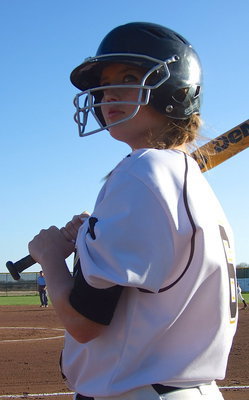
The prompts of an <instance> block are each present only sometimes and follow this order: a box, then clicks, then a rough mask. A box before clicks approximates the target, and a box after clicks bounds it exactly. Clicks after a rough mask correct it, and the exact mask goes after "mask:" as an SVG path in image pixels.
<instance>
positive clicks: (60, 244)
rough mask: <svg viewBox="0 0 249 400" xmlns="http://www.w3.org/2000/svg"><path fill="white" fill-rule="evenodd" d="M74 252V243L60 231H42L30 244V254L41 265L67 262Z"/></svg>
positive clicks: (54, 228)
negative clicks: (57, 261)
mask: <svg viewBox="0 0 249 400" xmlns="http://www.w3.org/2000/svg"><path fill="white" fill-rule="evenodd" d="M73 251H74V243H73V242H72V241H70V240H68V239H66V238H65V235H63V234H62V232H61V231H60V229H58V228H57V227H56V226H51V227H50V228H48V229H42V230H41V231H40V233H39V234H38V235H36V236H35V237H34V239H33V240H32V241H31V242H30V243H29V253H30V255H31V257H33V259H34V260H35V261H36V262H38V263H39V264H41V265H46V264H51V263H53V262H55V261H56V260H65V259H66V258H67V257H69V256H70V254H71V253H72V252H73Z"/></svg>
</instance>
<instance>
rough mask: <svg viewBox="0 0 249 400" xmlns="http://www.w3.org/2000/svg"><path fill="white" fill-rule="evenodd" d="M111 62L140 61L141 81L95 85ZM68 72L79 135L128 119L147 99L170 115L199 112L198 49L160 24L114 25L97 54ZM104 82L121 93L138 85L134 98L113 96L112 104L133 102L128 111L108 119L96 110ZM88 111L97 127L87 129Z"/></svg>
mask: <svg viewBox="0 0 249 400" xmlns="http://www.w3.org/2000/svg"><path fill="white" fill-rule="evenodd" d="M112 63H116V64H128V65H133V66H136V67H140V68H141V71H144V76H143V78H142V80H141V82H140V84H139V85H126V84H123V85H109V86H108V87H103V86H100V76H101V73H102V71H103V69H104V68H105V67H106V66H108V65H110V64H112ZM70 78H71V82H72V83H73V84H74V85H75V86H76V87H77V88H78V89H80V90H81V92H80V93H78V94H77V95H76V97H75V99H74V105H75V107H76V113H75V115H74V119H75V121H76V123H77V124H78V129H79V134H80V136H87V135H91V134H93V133H96V132H99V131H102V130H104V129H109V128H110V127H111V126H114V125H117V124H120V123H122V122H124V121H127V120H129V119H131V118H133V117H134V116H135V115H136V114H137V113H138V111H139V109H140V107H141V106H143V105H148V104H149V105H151V106H152V107H153V108H154V109H156V110H157V111H159V112H160V113H162V114H164V115H166V116H168V117H169V118H173V119H188V118H189V117H190V116H191V115H192V114H196V113H199V109H200V97H201V96H200V94H201V85H202V77H201V66H200V61H199V58H198V55H197V54H196V52H195V51H194V50H193V48H192V46H191V45H190V44H189V43H188V42H187V41H186V39H184V38H183V37H182V36H180V35H178V34H177V33H175V32H174V31H172V30H170V29H168V28H165V27H163V26H160V25H156V24H151V23H146V22H134V23H129V24H126V25H121V26H119V27H117V28H115V29H113V30H112V31H111V32H110V33H109V34H107V35H106V37H105V38H104V39H103V41H102V42H101V44H100V46H99V48H98V50H97V53H96V56H95V57H89V58H87V59H86V60H85V61H84V62H83V63H82V64H81V65H79V66H78V67H76V68H75V69H74V70H73V71H72V73H71V76H70ZM107 88H108V89H112V88H114V89H119V90H120V94H121V93H122V91H124V90H125V89H126V90H127V89H132V88H133V89H137V90H138V97H137V99H136V101H132V102H129V101H120V102H119V101H115V104H116V105H117V104H129V105H134V108H133V111H132V112H131V114H130V115H129V116H128V117H126V118H124V119H121V120H119V121H117V122H114V123H112V124H109V125H106V123H105V121H104V118H103V115H102V112H101V105H103V104H104V103H103V102H102V97H103V91H104V90H105V89H107ZM108 104H109V105H110V104H112V103H110V102H108ZM90 116H91V117H92V119H93V120H94V121H95V122H97V123H98V125H99V127H98V128H97V129H91V128H90V131H89V130H88V131H86V126H87V124H88V125H89V122H90V120H89V117H90ZM90 125H91V124H90Z"/></svg>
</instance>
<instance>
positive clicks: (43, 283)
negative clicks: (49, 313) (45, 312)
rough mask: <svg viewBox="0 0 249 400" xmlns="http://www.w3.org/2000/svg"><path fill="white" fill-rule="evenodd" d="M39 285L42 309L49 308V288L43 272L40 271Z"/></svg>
mask: <svg viewBox="0 0 249 400" xmlns="http://www.w3.org/2000/svg"><path fill="white" fill-rule="evenodd" d="M37 285H38V292H39V296H40V300H41V305H40V307H48V297H47V287H46V281H45V278H44V273H43V271H40V275H39V276H38V278H37Z"/></svg>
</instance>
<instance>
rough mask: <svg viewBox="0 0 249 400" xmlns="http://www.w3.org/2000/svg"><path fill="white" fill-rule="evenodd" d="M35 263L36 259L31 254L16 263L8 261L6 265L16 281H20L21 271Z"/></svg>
mask: <svg viewBox="0 0 249 400" xmlns="http://www.w3.org/2000/svg"><path fill="white" fill-rule="evenodd" d="M35 263H36V261H35V260H34V259H33V258H32V257H31V256H30V255H28V256H26V257H23V258H22V259H21V260H19V261H16V262H15V263H13V262H12V261H7V262H6V267H7V269H8V270H9V272H10V274H11V276H12V278H13V279H14V280H15V281H18V280H19V279H20V273H21V272H22V271H24V270H25V269H27V268H29V267H31V265H33V264H35Z"/></svg>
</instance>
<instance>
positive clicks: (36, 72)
mask: <svg viewBox="0 0 249 400" xmlns="http://www.w3.org/2000/svg"><path fill="white" fill-rule="evenodd" d="M248 15H249V2H248V0H238V1H237V2H234V1H231V0H220V1H219V0H209V1H204V0H190V1H188V2H186V1H183V0H178V1H177V2H172V1H168V0H158V1H157V2H153V1H148V0H143V1H137V2H135V1H134V0H127V1H123V2H120V1H111V0H106V1H98V0H95V1H94V2H91V1H90V2H89V1H84V0H0V37H1V63H0V76H1V79H0V105H1V147H0V167H1V168H0V174H1V176H0V178H1V180H0V184H1V208H0V223H1V230H0V243H1V246H0V247H1V251H0V272H7V269H6V267H5V263H6V261H7V260H12V261H16V260H18V259H19V258H22V257H23V256H25V255H26V254H28V250H27V245H28V242H29V241H30V240H31V239H32V238H33V236H34V235H35V234H36V233H37V232H39V230H40V229H41V228H47V227H48V226H50V225H57V226H59V227H60V226H63V225H64V224H65V223H66V222H67V221H68V220H69V219H71V217H72V216H73V215H74V214H77V213H80V212H81V211H83V210H88V211H90V212H91V211H92V209H93V206H94V202H95V199H96V196H97V194H98V191H99V189H100V188H101V185H102V179H103V177H104V176H105V175H106V174H107V173H108V172H109V171H110V170H111V169H112V168H113V167H114V166H115V165H116V163H117V162H119V161H120V160H121V159H122V158H123V157H124V156H125V155H126V154H128V153H129V151H130V149H129V147H128V146H127V145H125V144H123V143H120V142H116V141H114V140H113V139H111V138H110V137H109V136H108V133H107V132H105V133H103V132H102V133H99V134H95V135H92V136H89V137H86V138H79V137H78V133H77V126H76V124H75V122H74V121H73V113H74V107H73V103H72V101H73V97H74V95H75V94H76V92H77V89H76V88H74V87H73V86H72V85H71V83H70V80H69V75H70V72H71V71H72V69H73V68H74V67H75V66H77V65H78V64H80V63H81V62H82V61H83V59H84V58H85V57H88V56H92V55H94V54H95V51H96V49H97V47H98V44H99V42H100V41H101V40H102V38H103V37H104V35H105V34H106V33H108V32H109V31H110V30H111V29H112V28H114V27H115V26H117V25H120V24H123V23H126V22H131V21H148V22H155V23H159V24H162V25H165V26H167V27H169V28H171V29H173V30H176V31H178V32H179V33H181V34H182V35H183V36H185V37H186V38H187V39H188V40H189V41H190V42H191V43H192V45H193V47H194V48H195V49H196V50H197V52H198V53H199V55H200V58H201V61H202V65H203V69H204V99H203V105H202V117H203V120H204V126H203V130H202V134H203V135H205V136H207V137H208V138H210V139H211V138H214V137H216V136H218V135H219V134H221V133H223V132H225V131H227V130H229V129H230V128H232V127H234V126H236V125H238V124H240V123H241V122H243V121H245V120H247V119H248V118H249V113H248V93H249V80H248V65H249V52H248V43H249V30H248ZM248 155H249V153H248V149H247V150H244V151H243V152H242V153H240V154H239V155H237V156H235V157H233V158H232V159H230V160H228V161H226V162H225V163H223V164H221V165H220V166H217V167H216V168H214V169H213V170H211V171H210V172H207V173H205V176H206V178H207V179H208V181H209V182H210V184H211V186H212V187H213V189H214V190H215V192H216V194H217V196H218V198H219V199H220V201H221V203H222V205H223V207H224V209H225V212H226V214H227V216H228V218H229V220H230V223H231V225H232V227H233V230H234V233H235V240H236V250H237V264H238V263H240V262H247V263H249V250H248V249H249V240H248V238H249V234H248V223H249V207H248V199H249V183H248V174H247V165H248ZM69 262H70V263H71V260H69ZM38 270H39V266H38V265H35V266H33V267H31V268H30V270H29V271H38Z"/></svg>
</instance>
